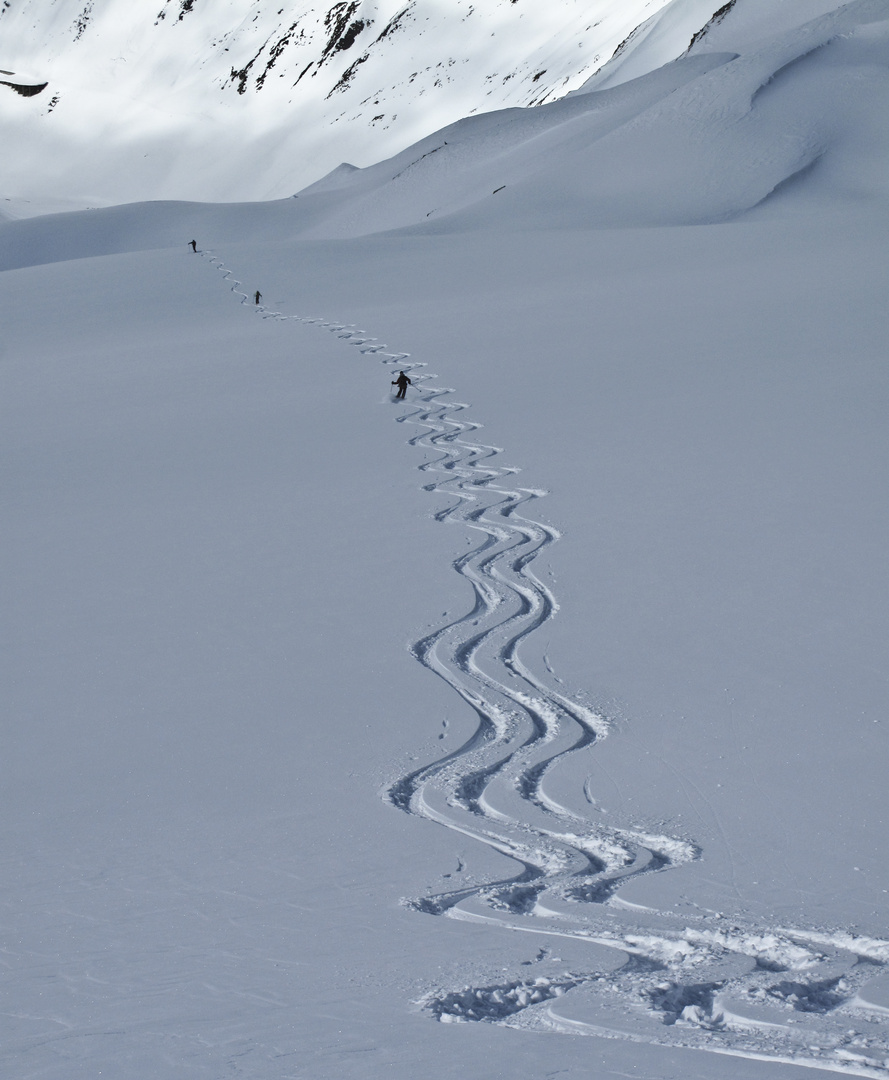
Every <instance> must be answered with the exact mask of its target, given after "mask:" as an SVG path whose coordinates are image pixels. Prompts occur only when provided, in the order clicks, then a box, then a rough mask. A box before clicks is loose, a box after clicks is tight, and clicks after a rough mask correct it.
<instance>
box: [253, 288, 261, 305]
mask: <svg viewBox="0 0 889 1080" xmlns="http://www.w3.org/2000/svg"><path fill="white" fill-rule="evenodd" d="M261 299H262V293H261V292H260V291H259V289H257V290H256V295H255V296H254V297H253V303H254V304H258V303H259V301H260V300H261Z"/></svg>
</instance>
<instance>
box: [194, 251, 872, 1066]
mask: <svg viewBox="0 0 889 1080" xmlns="http://www.w3.org/2000/svg"><path fill="white" fill-rule="evenodd" d="M200 254H201V255H202V256H203V257H204V258H205V259H207V260H209V262H210V263H211V265H213V266H214V267H216V268H217V269H218V270H219V272H220V273H221V274H222V275H223V278H224V279H225V280H226V281H227V282H228V283H229V285H230V287H231V290H232V292H233V293H234V294H235V296H237V297H239V298H240V302H241V303H242V304H245V305H248V306H250V307H251V308H252V309H253V310H254V312H255V313H256V314H257V315H258V316H259V317H261V318H263V319H276V320H288V319H290V320H294V321H297V322H300V323H305V324H314V325H316V326H318V327H319V328H320V329H324V330H327V331H329V332H331V333H333V334H335V335H337V336H338V337H340V338H342V339H343V341H344V342H348V343H349V344H351V345H353V346H355V347H356V348H358V349H359V351H360V352H361V353H362V354H364V355H366V356H368V357H376V358H377V359H378V361H379V362H381V363H382V364H384V365H387V366H389V367H390V368H392V367H394V366H396V365H397V366H398V368H400V369H403V370H404V371H406V372H407V373H408V374H409V375H410V377H411V379H412V381H413V385H414V393H415V395H416V398H415V400H413V401H411V402H405V408H406V409H407V410H408V411H405V412H404V413H402V414H401V415H399V416H398V417H397V418H396V421H397V422H398V423H399V424H404V425H407V426H408V427H409V428H411V429H412V430H413V431H414V434H411V435H410V436H409V438H408V442H409V443H410V444H411V445H412V446H416V447H417V448H418V449H420V448H422V449H423V450H424V451H426V458H427V460H425V461H424V462H423V463H422V464H421V465H419V466H418V469H419V471H420V472H421V473H422V475H423V479H424V483H423V485H422V486H423V488H424V490H426V491H428V492H429V493H430V494H433V495H435V496H437V497H438V498H439V500H440V501H442V502H443V503H444V505H443V507H442V508H441V509H438V510H436V511H434V513H433V515H432V516H433V517H434V519H435V520H436V521H439V522H441V523H443V524H454V525H458V526H460V527H461V528H462V529H463V530H465V531H467V532H468V533H469V535H470V537H472V536H474V537H476V539H477V543H476V544H475V546H473V545H472V542H471V541H470V546H469V549H468V550H467V551H466V552H464V553H463V554H461V555H460V556H459V557H458V558H455V559H454V561H453V564H452V565H453V569H454V571H455V572H456V573H457V574H458V575H459V576H460V577H461V578H463V579H464V580H465V581H466V582H468V584H469V586H470V589H471V595H472V601H471V606H470V609H469V610H468V611H467V612H466V613H465V614H463V615H461V616H459V617H457V618H453V619H449V620H448V621H446V622H444V623H443V624H442V625H440V626H438V627H437V628H436V629H434V630H433V631H432V632H431V633H427V634H426V635H424V636H423V637H421V638H420V639H419V640H418V641H416V642H414V643H413V644H412V645H411V646H410V652H411V654H412V655H413V656H414V657H415V659H416V660H417V661H418V662H419V663H420V664H422V665H423V666H424V667H425V668H426V669H427V670H429V671H430V672H431V673H432V674H434V675H436V676H437V677H438V678H440V679H442V680H443V681H444V682H445V683H447V685H448V686H449V687H450V688H451V689H452V690H453V691H454V692H455V693H456V694H457V695H458V697H459V698H460V699H461V700H462V701H463V702H464V703H465V704H466V705H467V706H468V708H469V709H470V711H471V714H472V715H473V716H474V717H475V728H474V730H473V731H472V733H471V734H470V735H469V736H468V738H466V739H465V741H464V742H463V743H462V745H460V746H458V747H457V748H456V749H454V750H451V751H450V752H448V753H446V754H444V755H442V756H440V757H438V758H436V759H435V760H433V761H430V762H428V763H427V764H425V765H423V766H421V767H419V768H417V769H414V770H413V771H411V772H408V773H407V774H405V775H403V776H401V777H399V778H398V779H396V780H394V781H393V782H392V783H390V784H389V785H388V786H387V787H386V788H385V790H384V791H383V792H382V797H383V798H384V799H385V800H386V801H387V802H388V803H389V804H390V805H391V806H392V807H393V808H395V809H398V810H401V811H403V812H405V813H407V814H411V815H414V816H417V817H421V818H425V819H427V820H429V821H432V822H435V823H437V824H439V825H442V826H444V827H445V828H447V829H450V830H452V831H453V832H455V833H456V834H459V835H461V836H464V837H468V838H470V839H472V840H475V841H477V842H479V843H481V844H483V845H486V846H487V847H488V848H490V849H491V850H493V851H495V852H497V853H499V854H501V855H504V856H506V857H507V858H508V859H510V860H512V861H513V862H514V863H515V864H517V866H518V872H517V873H515V874H513V875H511V876H508V877H504V878H501V879H497V880H489V881H486V882H484V883H481V884H478V883H476V882H474V881H470V880H467V881H466V883H465V884H464V885H463V886H462V887H457V888H454V889H451V890H449V891H444V892H440V893H434V894H430V895H427V896H422V897H416V898H408V899H405V900H403V901H402V902H403V903H404V904H405V906H407V907H408V908H410V909H412V910H414V911H417V912H418V913H421V914H425V915H430V916H436V917H447V918H452V919H458V920H463V921H467V922H474V923H479V924H486V925H489V926H491V927H496V928H498V929H507V930H513V931H516V932H526V933H532V934H536V935H541V936H548V937H551V938H553V939H554V940H555V939H560V938H561V939H563V938H570V939H573V940H575V941H580V942H585V943H588V944H589V945H590V946H596V947H598V948H591V950H590V952H591V963H590V966H589V970H583V971H564V970H560V971H558V972H556V971H550V970H548V971H547V974H545V975H541V976H539V977H537V978H536V979H521V978H515V979H512V980H507V981H504V982H500V983H491V984H486V985H474V986H464V987H461V988H458V989H453V988H451V989H445V988H440V989H434V990H430V991H429V992H428V993H427V994H426V995H425V996H424V997H423V998H422V999H421V1000H420V1001H419V1002H418V1006H419V1007H420V1008H421V1009H422V1010H424V1011H425V1012H427V1013H428V1014H429V1015H430V1016H431V1017H433V1018H435V1019H436V1020H438V1021H440V1022H443V1023H471V1022H476V1023H496V1024H500V1025H503V1026H510V1027H517V1028H522V1029H524V1030H537V1031H547V1032H560V1033H565V1034H576V1035H595V1036H599V1037H604V1038H612V1039H625V1040H629V1041H633V1042H646V1043H653V1044H659V1045H664V1046H671V1047H682V1048H687V1049H700V1050H705V1051H709V1052H711V1053H718V1054H724V1055H730V1056H740V1057H746V1058H751V1059H754V1060H761V1061H767V1062H776V1063H777V1062H780V1063H785V1064H794V1065H798V1066H802V1067H807V1068H819V1069H822V1070H825V1071H830V1072H837V1073H843V1074H846V1075H854V1076H866V1077H875V1078H880V1080H887V1078H889V1009H887V1008H886V1007H884V1006H881V1005H879V1004H873V1003H870V1002H869V1001H868V1000H867V989H866V987H867V984H868V983H870V982H872V981H873V980H874V979H875V978H876V977H879V976H885V974H886V973H887V972H889V941H886V940H881V939H874V938H867V937H863V936H857V935H855V934H854V933H852V932H849V931H846V930H837V929H827V930H824V929H801V928H782V927H772V926H763V925H760V924H758V923H756V922H755V921H754V920H752V919H747V918H746V917H740V916H736V915H731V916H723V915H721V914H720V913H718V912H703V913H701V914H699V915H696V916H692V917H690V916H688V915H687V914H684V915H682V916H678V915H676V914H675V913H673V912H670V911H659V910H656V909H653V908H646V907H641V906H639V905H635V904H629V903H626V902H624V901H622V900H621V899H620V896H619V892H620V889H621V887H622V886H623V885H625V884H626V883H627V882H628V881H632V880H634V879H636V878H639V877H640V876H642V875H652V874H660V873H665V872H668V871H669V870H671V869H673V868H675V867H677V866H681V865H683V864H686V863H689V862H692V861H694V860H697V859H699V858H701V851H700V849H699V848H698V847H697V845H696V844H694V843H693V842H692V841H691V840H689V839H687V838H682V837H674V836H667V835H660V834H659V833H656V832H655V833H653V832H651V831H649V830H648V829H647V828H646V827H636V828H628V827H626V826H624V827H618V826H616V825H609V824H606V823H605V822H603V821H602V820H601V818H602V814H603V812H602V811H600V810H599V809H598V806H597V803H596V800H595V799H594V798H593V797H592V795H591V791H590V785H591V782H592V777H588V778H587V779H586V781H585V782H582V783H581V785H580V786H581V790H579V791H578V793H577V798H576V799H574V800H573V801H574V802H575V804H576V806H577V807H580V808H581V810H580V812H578V810H577V809H571V808H570V807H567V806H564V805H562V804H560V803H559V802H558V801H557V800H556V799H555V798H553V797H552V796H551V795H549V794H548V791H547V780H548V778H550V777H551V776H553V775H555V774H556V773H557V770H558V769H559V766H560V765H562V764H564V763H565V762H566V761H568V759H569V758H572V757H575V756H576V755H578V754H590V753H591V752H592V751H594V750H595V746H596V744H597V743H598V742H599V741H600V740H602V739H604V738H606V737H607V735H608V734H609V731H610V729H611V724H610V722H609V720H608V719H607V717H606V716H605V715H604V714H603V713H602V712H601V711H600V710H598V709H596V708H594V707H593V706H591V705H589V704H586V703H585V702H584V701H582V700H581V699H580V698H579V697H571V696H569V695H568V694H567V693H565V692H563V691H562V690H560V689H557V688H556V687H555V686H554V685H553V684H554V683H558V684H559V686H560V687H561V686H562V683H561V680H559V679H557V678H556V677H555V676H554V675H553V673H552V669H551V668H550V666H549V661H548V660H547V659H546V658H544V666H545V668H546V671H547V674H548V676H549V680H547V679H546V678H543V677H541V676H539V675H538V674H537V673H536V672H535V671H533V670H532V669H531V668H530V667H529V666H528V665H527V664H526V663H525V662H524V661H523V659H522V658H521V655H520V646H521V645H522V644H523V642H525V641H526V639H527V638H528V637H529V636H530V635H531V634H533V633H535V632H536V631H538V630H539V629H540V628H541V627H542V626H544V625H545V624H546V623H547V622H548V621H549V620H550V619H552V618H553V617H554V616H555V615H556V613H557V612H558V603H557V601H556V598H555V596H554V595H553V593H552V591H551V590H550V588H549V587H548V586H547V585H546V584H545V583H544V582H543V581H541V579H540V578H539V577H538V576H537V575H535V573H534V571H533V569H532V564H533V562H534V561H535V560H536V559H537V558H538V557H539V556H540V555H542V554H544V553H545V552H546V551H547V549H548V548H549V547H550V546H551V545H552V544H554V543H555V542H556V541H557V540H558V539H559V536H560V534H559V532H558V530H557V529H555V528H554V527H553V526H552V525H550V524H547V523H544V522H542V521H538V520H536V519H535V518H534V517H532V516H530V513H529V511H530V509H532V508H533V505H534V503H536V502H537V501H538V500H539V499H540V498H542V497H543V496H544V495H545V494H546V492H544V491H540V490H537V489H532V488H524V487H521V486H519V485H518V484H517V483H516V477H517V475H518V472H519V470H518V469H516V468H514V467H510V466H506V465H502V464H499V459H500V457H501V455H502V452H503V451H502V449H501V448H500V447H497V446H491V445H486V444H484V443H481V442H478V441H475V432H477V431H478V429H479V428H480V426H481V425H479V424H478V423H476V422H474V421H472V420H470V419H468V418H465V417H464V416H463V414H464V413H465V412H466V410H467V409H468V408H469V406H468V405H467V404H465V403H462V402H458V401H455V400H453V397H452V395H453V393H454V391H452V390H451V389H448V388H446V387H442V386H437V385H434V380H436V379H437V376H435V375H433V374H431V373H430V372H428V371H427V370H426V365H425V364H422V363H417V362H413V361H411V359H410V356H409V354H408V353H402V352H391V351H389V347H388V346H387V345H385V344H383V343H381V342H379V341H378V340H377V339H376V338H373V337H371V336H369V335H368V334H366V333H365V332H364V331H361V330H358V329H356V328H355V327H354V326H351V325H347V324H344V323H337V322H331V321H328V320H326V319H323V318H320V317H308V316H303V315H287V314H284V313H282V312H280V311H275V310H273V309H271V308H270V307H267V306H266V305H264V304H259V305H256V304H253V303H251V298H250V296H248V294H247V293H245V292H243V291H242V289H241V282H240V281H238V280H237V279H236V278H235V277H234V275H233V274H232V272H231V271H230V270H229V269H228V268H227V267H225V265H224V264H223V263H222V262H221V261H220V260H219V259H218V258H217V257H216V256H215V255H214V253H213V252H212V251H202V252H201V253H200ZM464 870H465V867H464V866H463V861H462V860H461V863H460V868H459V871H458V872H460V873H462V872H463V871H464ZM449 876H450V875H449ZM603 947H604V950H603ZM545 951H546V950H541V954H542V953H544V952H545ZM603 955H604V956H607V957H609V960H608V961H607V962H603V960H602V957H603ZM554 963H556V961H553V962H552V964H554ZM552 964H550V968H551V967H552Z"/></svg>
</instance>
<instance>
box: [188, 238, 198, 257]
mask: <svg viewBox="0 0 889 1080" xmlns="http://www.w3.org/2000/svg"><path fill="white" fill-rule="evenodd" d="M188 242H189V244H191V250H192V251H193V252H194V253H195V254H197V251H198V242H197V240H189V241H188Z"/></svg>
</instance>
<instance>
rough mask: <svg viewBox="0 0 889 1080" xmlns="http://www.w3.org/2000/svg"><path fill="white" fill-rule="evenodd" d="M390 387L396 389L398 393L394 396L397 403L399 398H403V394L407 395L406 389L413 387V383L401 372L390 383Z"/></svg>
mask: <svg viewBox="0 0 889 1080" xmlns="http://www.w3.org/2000/svg"><path fill="white" fill-rule="evenodd" d="M392 385H393V386H397V387H398V393H397V394H396V395H395V399H396V401H397V400H398V399H399V398H403V397H404V396H405V394H407V388H408V387H409V386H413V383H412V382H411V381H410V379H409V378H408V377H407V375H405V373H404V372H403V371H402V372H400V373H399V375H398V378H397V379H396V380H395V381H394V382H393V383H392Z"/></svg>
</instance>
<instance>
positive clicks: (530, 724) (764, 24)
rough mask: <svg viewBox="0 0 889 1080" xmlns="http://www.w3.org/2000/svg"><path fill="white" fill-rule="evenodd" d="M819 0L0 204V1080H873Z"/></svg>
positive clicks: (847, 156) (859, 288)
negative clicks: (497, 100)
mask: <svg viewBox="0 0 889 1080" xmlns="http://www.w3.org/2000/svg"><path fill="white" fill-rule="evenodd" d="M827 8H828V5H826V4H814V3H813V4H811V5H808V6H807V5H805V4H803V3H794V4H790V3H788V4H786V5H781V6H780V10H779V11H778V12H777V13H772V12H770V10H769V6H768V5H766V4H764V3H760V2H759V0H748V3H747V4H746V5H745V3H744V0H739V3H738V4H737V5H735V7H734V8H732V10H731V11H730V12H729V13H728V14H727V15H726V17H725V18H724V19H723V20H722V21H721V22H719V23H718V24H716V25H714V26H713V27H712V29H711V30H710V31H709V32H708V34H707V36H706V38H708V39H709V38H710V37H711V36H712V39H713V48H712V49H710V50H709V51H697V50H693V52H692V54H690V55H689V56H688V57H686V58H684V59H683V60H681V61H679V62H677V63H672V64H670V65H668V66H667V67H665V68H663V69H660V70H655V71H650V72H649V73H648V74H646V75H645V76H644V77H643V78H641V79H637V80H634V81H630V82H627V83H625V84H623V85H616V86H609V87H607V88H605V89H602V90H593V91H592V92H588V93H585V94H576V95H572V96H571V97H569V98H567V99H565V100H563V101H559V102H554V103H552V104H550V105H547V106H544V107H542V108H539V109H535V110H532V111H530V112H522V111H518V110H509V111H507V112H505V113H499V114H492V115H489V116H479V117H474V118H472V119H470V120H467V121H465V122H462V123H459V124H456V125H452V126H451V127H450V128H448V129H446V130H445V131H443V132H441V133H438V134H437V135H434V136H431V137H430V138H429V139H428V140H424V141H423V142H422V143H420V144H418V145H417V146H415V147H412V148H411V149H410V150H408V151H405V152H404V154H401V155H399V156H397V157H396V158H394V159H391V160H390V161H387V162H383V163H381V164H380V165H378V166H374V167H372V168H369V169H364V170H339V171H337V172H336V173H335V174H334V175H332V176H331V177H329V178H327V180H325V181H323V182H322V183H320V184H317V185H315V186H314V187H313V188H312V189H309V190H307V191H305V192H302V193H300V196H299V197H298V198H296V199H289V200H285V201H282V202H279V203H266V204H245V205H237V204H232V205H227V206H225V205H200V204H187V203H148V204H138V205H133V206H120V207H115V208H112V209H107V210H100V211H84V212H81V213H76V214H60V215H53V216H44V217H36V218H32V219H30V220H25V221H22V220H10V221H6V222H5V223H3V224H2V225H0V268H2V272H0V320H2V326H3V335H2V340H0V357H2V367H3V374H4V389H3V395H2V401H3V409H4V417H3V425H2V430H3V438H4V454H3V457H4V462H5V465H6V468H5V471H4V485H5V487H4V508H5V513H4V534H5V535H4V544H5V550H6V552H7V555H6V558H5V560H4V565H5V567H6V574H5V575H4V588H5V595H4V598H3V609H4V612H5V613H6V617H7V618H6V625H7V633H6V635H5V644H6V653H7V657H8V670H9V672H10V673H11V674H10V677H9V678H7V679H6V680H5V689H6V691H7V695H8V696H7V700H6V702H5V707H4V710H3V723H4V734H3V755H2V769H3V775H2V777H0V798H2V800H3V812H2V820H3V833H4V837H3V838H4V845H3V846H4V857H5V865H4V870H3V879H2V880H3V909H2V910H3V923H4V935H5V944H4V953H3V956H4V964H5V966H6V970H7V981H6V986H7V997H6V998H5V1000H4V1004H3V1014H4V1020H5V1027H6V1029H7V1035H6V1038H5V1040H4V1046H3V1051H2V1052H3V1059H2V1060H3V1066H2V1070H3V1075H8V1076H10V1077H16V1078H36V1077H40V1078H41V1080H44V1078H50V1080H55V1078H58V1080H63V1078H64V1080H69V1078H72V1077H73V1078H78V1077H84V1078H86V1077H90V1078H93V1077H95V1076H97V1075H121V1076H123V1075H125V1076H128V1077H135V1078H142V1077H144V1078H146V1080H148V1078H156V1077H158V1076H170V1077H174V1076H175V1077H186V1078H189V1077H195V1078H197V1077H206V1078H214V1080H215V1078H219V1077H226V1076H232V1077H236V1076H242V1077H245V1076H246V1077H256V1078H258V1080H259V1078H263V1080H266V1078H272V1080H276V1078H281V1080H283V1078H291V1077H308V1078H312V1080H316V1078H317V1080H328V1078H330V1080H334V1078H336V1080H353V1078H354V1080H370V1078H376V1077H379V1076H383V1075H387V1076H392V1077H394V1078H396V1080H402V1078H404V1080H407V1078H412V1080H413V1078H414V1077H418V1076H423V1077H428V1078H430V1080H451V1078H456V1077H466V1076H471V1077H473V1078H478V1080H495V1078H496V1080H501V1078H506V1077H509V1078H511V1080H512V1078H522V1080H524V1078H527V1080H538V1078H542V1077H546V1076H560V1077H562V1076H564V1077H569V1078H576V1080H581V1078H588V1077H590V1076H595V1077H602V1078H606V1080H607V1078H617V1077H625V1076H635V1077H646V1078H651V1080H654V1078H658V1080H665V1078H669V1077H679V1076H681V1077H683V1078H692V1080H698V1078H700V1080H705V1078H707V1080H711V1078H719V1080H742V1078H743V1080H747V1078H750V1080H766V1078H768V1080H775V1078H777V1080H787V1078H789V1077H793V1076H798V1075H801V1074H800V1072H799V1068H800V1067H805V1068H807V1069H808V1070H810V1072H808V1073H807V1074H804V1075H819V1074H820V1075H823V1076H825V1077H826V1076H828V1075H835V1074H837V1073H841V1074H848V1075H855V1076H867V1077H876V1078H883V1080H885V1078H886V1077H887V1076H889V928H887V916H886V913H887V899H889V864H887V861H886V858H885V854H884V848H885V835H886V828H887V823H889V794H887V785H886V782H885V775H886V755H887V737H889V736H887V724H889V720H887V694H886V691H887V668H886V640H887V619H889V616H887V610H889V607H887V595H886V592H887V590H886V584H887V582H886V564H885V550H886V538H887V516H889V498H887V490H886V489H887V475H886V471H887V459H886V452H885V450H886V440H885V430H886V411H887V404H889V392H887V391H889V385H887V383H889V377H887V368H886V336H887V335H886V329H887V328H886V315H885V288H886V251H887V248H889V203H887V192H886V175H885V169H884V168H883V163H884V162H885V159H886V151H887V149H889V147H887V143H889V136H887V134H886V133H887V131H889V125H887V123H886V121H887V118H889V92H887V91H889V79H887V74H886V72H887V69H889V4H887V3H884V2H880V0H860V2H858V3H853V4H850V5H845V6H844V7H837V8H836V9H833V8H832V7H831V8H830V9H829V10H826V9H827ZM677 11H678V8H677V9H674V15H675V14H677ZM806 11H807V12H808V14H809V15H811V18H810V19H809V20H808V21H806V20H805V19H804V18H803V15H804V14H805V13H806ZM732 20H735V21H734V23H733V22H732ZM733 25H734V27H735V31H734V32H733V31H732V26H733ZM650 37H651V35H649V45H648V46H645V42H644V40H643V41H642V43H641V44H639V46H638V48H639V49H640V50H641V49H643V48H644V47H649V48H654V45H653V44H652V43H651V40H650ZM495 192H496V193H495ZM193 237H194V238H195V239H196V244H197V248H198V251H197V252H192V250H191V248H190V247H188V246H186V245H187V242H188V241H189V240H191V239H192V238H193ZM256 290H260V291H261V294H262V295H261V297H260V301H259V303H256V302H254V300H255V292H256ZM401 369H404V370H405V371H407V372H408V374H409V375H410V376H411V378H412V379H413V380H414V385H413V386H412V387H411V388H410V389H409V390H408V399H407V401H406V402H405V403H404V404H401V403H397V402H394V401H393V399H392V387H391V381H392V379H394V377H395V374H396V373H397V372H398V371H399V370H401ZM482 424H483V425H484V426H483V427H482V426H481V425H482ZM418 470H419V471H418ZM519 470H520V471H519ZM444 526H448V527H447V528H446V527H444Z"/></svg>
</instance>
